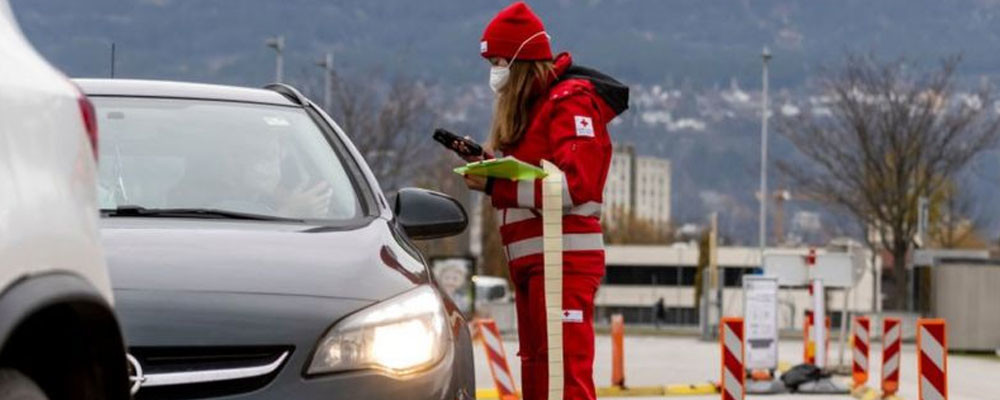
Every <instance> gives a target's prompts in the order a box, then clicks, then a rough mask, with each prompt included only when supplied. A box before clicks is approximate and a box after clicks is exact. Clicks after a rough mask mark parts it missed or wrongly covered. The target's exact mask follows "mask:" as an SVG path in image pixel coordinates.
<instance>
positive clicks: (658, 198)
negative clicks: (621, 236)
mask: <svg viewBox="0 0 1000 400" xmlns="http://www.w3.org/2000/svg"><path fill="white" fill-rule="evenodd" d="M670 195H671V193H670V160H667V159H664V158H658V157H645V156H637V155H636V154H635V148H634V147H633V146H632V145H624V146H620V147H618V146H616V150H615V152H614V153H613V154H612V156H611V168H610V170H609V171H608V179H607V182H605V185H604V212H603V214H604V215H603V218H605V220H606V221H607V222H609V223H614V222H615V220H616V219H617V218H618V217H619V216H624V215H629V213H633V214H632V215H633V216H634V217H635V218H636V219H639V220H644V221H647V222H650V223H652V224H653V225H654V226H657V227H662V228H666V227H668V226H669V225H670Z"/></svg>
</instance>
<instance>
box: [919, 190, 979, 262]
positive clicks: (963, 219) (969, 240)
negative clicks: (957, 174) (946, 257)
mask: <svg viewBox="0 0 1000 400" xmlns="http://www.w3.org/2000/svg"><path fill="white" fill-rule="evenodd" d="M929 219H930V224H929V225H930V226H929V229H928V236H929V239H930V244H931V245H932V246H934V247H940V248H945V249H960V248H985V247H987V245H988V244H987V243H986V240H984V239H983V238H982V237H981V236H980V235H979V233H980V229H982V228H983V225H984V223H986V222H987V219H986V218H984V217H983V216H982V215H981V214H980V213H979V212H978V210H976V204H975V203H974V201H973V198H972V197H971V196H970V193H969V191H963V190H961V189H960V186H959V185H958V184H956V183H948V184H945V185H943V186H942V187H941V188H940V189H939V190H938V192H937V193H934V194H933V195H932V196H931V197H930V218H929Z"/></svg>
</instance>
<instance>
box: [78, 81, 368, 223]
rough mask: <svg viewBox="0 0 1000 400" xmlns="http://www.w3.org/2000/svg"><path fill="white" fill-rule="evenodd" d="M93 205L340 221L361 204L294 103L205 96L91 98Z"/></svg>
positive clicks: (312, 125)
mask: <svg viewBox="0 0 1000 400" xmlns="http://www.w3.org/2000/svg"><path fill="white" fill-rule="evenodd" d="M92 100H93V102H94V105H95V107H96V109H97V114H98V125H99V127H100V146H99V148H100V184H99V188H98V196H99V199H98V200H99V202H100V204H101V209H102V210H114V209H118V208H120V207H133V208H134V207H141V208H143V209H149V210H156V209H196V210H197V209H208V210H220V211H232V212H238V213H246V214H252V215H261V216H271V217H279V218H291V219H304V220H327V221H328V220H350V219H354V218H356V217H358V216H359V215H360V214H361V205H360V203H359V200H358V195H357V192H356V190H355V187H354V185H353V184H352V182H351V179H350V177H349V175H348V174H349V172H348V171H347V170H346V169H345V167H344V160H341V159H340V156H339V155H338V152H336V151H334V149H333V147H332V146H331V145H330V142H329V141H328V140H327V138H326V137H325V136H324V134H323V132H322V131H321V130H320V128H319V127H318V126H317V125H316V123H315V121H314V120H313V119H312V118H311V117H310V116H309V115H308V114H307V113H306V112H305V110H302V109H300V108H294V107H283V106H273V105H261V104H246V103H235V102H224V101H208V100H182V99H149V98H127V97H94V98H92Z"/></svg>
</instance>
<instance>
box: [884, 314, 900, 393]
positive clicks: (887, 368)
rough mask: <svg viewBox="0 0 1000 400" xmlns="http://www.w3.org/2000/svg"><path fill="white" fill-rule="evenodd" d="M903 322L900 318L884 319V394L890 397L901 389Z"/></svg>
mask: <svg viewBox="0 0 1000 400" xmlns="http://www.w3.org/2000/svg"><path fill="white" fill-rule="evenodd" d="M902 330H903V324H902V323H900V321H899V318H891V317H886V318H885V320H883V321H882V396H883V397H888V396H891V395H893V394H895V393H896V391H897V390H899V357H900V356H901V354H900V350H901V348H902V346H903V343H902V338H903V334H902V333H903V331H902Z"/></svg>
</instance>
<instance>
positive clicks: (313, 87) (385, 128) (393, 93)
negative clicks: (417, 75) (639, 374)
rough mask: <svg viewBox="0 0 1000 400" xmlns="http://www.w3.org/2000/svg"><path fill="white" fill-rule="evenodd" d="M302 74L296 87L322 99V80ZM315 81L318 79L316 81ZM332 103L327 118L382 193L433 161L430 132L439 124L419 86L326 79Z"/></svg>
mask: <svg viewBox="0 0 1000 400" xmlns="http://www.w3.org/2000/svg"><path fill="white" fill-rule="evenodd" d="M317 75H318V74H317V73H316V71H306V73H305V74H303V76H304V78H303V79H301V80H300V81H298V82H297V85H298V86H299V87H300V88H301V89H302V90H303V92H305V93H306V94H308V95H310V96H313V97H316V98H322V95H323V90H324V87H323V85H324V83H323V79H317ZM318 78H322V77H321V76H320V77H318ZM331 89H332V92H333V93H332V94H333V96H332V104H331V105H330V107H329V109H327V110H326V111H327V113H329V114H330V116H331V117H332V118H333V119H334V120H335V121H336V122H337V124H339V125H340V127H341V128H343V129H344V131H345V132H346V133H347V135H348V136H350V138H351V141H352V142H353V143H354V145H355V146H356V147H357V148H358V151H360V152H361V155H362V156H363V157H364V158H365V161H367V162H368V165H369V166H370V167H371V169H372V172H373V173H374V174H375V176H376V178H377V179H378V180H379V184H380V185H381V186H382V189H383V190H385V191H386V192H391V191H394V190H397V189H399V188H400V187H401V186H403V185H406V184H412V182H413V180H414V178H416V177H418V176H420V175H421V174H423V173H426V167H428V166H429V165H430V164H431V163H432V162H433V161H434V160H433V158H432V157H430V156H429V155H428V154H429V150H430V148H431V146H432V144H431V142H432V141H431V140H430V132H431V131H432V129H433V127H434V124H435V123H436V122H437V121H438V119H439V113H438V112H437V107H436V106H435V105H434V104H433V100H432V99H431V94H430V90H429V88H428V87H426V86H425V85H424V84H423V83H422V82H420V81H416V80H412V79H409V78H407V77H402V76H397V77H393V78H385V77H383V76H382V75H381V74H379V73H377V72H374V73H371V74H370V75H368V76H344V75H341V74H338V73H336V72H334V73H333V78H332V84H331Z"/></svg>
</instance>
